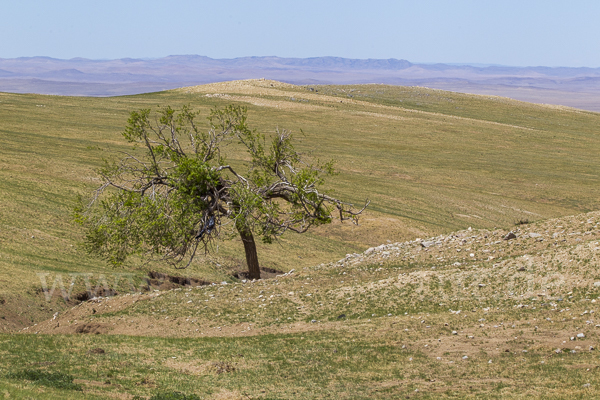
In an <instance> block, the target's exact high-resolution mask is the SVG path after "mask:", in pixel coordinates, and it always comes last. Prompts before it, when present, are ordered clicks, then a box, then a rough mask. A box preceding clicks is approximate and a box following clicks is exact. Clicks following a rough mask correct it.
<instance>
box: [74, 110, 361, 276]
mask: <svg viewBox="0 0 600 400" xmlns="http://www.w3.org/2000/svg"><path fill="white" fill-rule="evenodd" d="M198 115H199V113H198V112H195V111H193V110H192V109H190V107H189V106H184V107H182V108H181V109H179V110H176V109H173V108H171V107H165V108H161V109H159V110H158V111H157V112H156V113H152V112H151V111H150V110H148V109H143V110H139V111H134V112H132V113H131V115H130V117H129V119H128V121H127V126H126V128H125V131H124V132H123V136H124V137H125V138H126V139H127V140H128V141H129V142H131V143H134V147H136V146H137V147H141V150H140V149H138V150H135V149H134V150H133V151H132V152H131V153H125V154H124V158H122V159H121V160H120V161H118V162H113V163H108V162H107V164H106V165H105V167H104V168H102V169H101V170H100V171H99V173H100V175H101V177H102V180H103V183H102V185H101V186H100V187H98V188H97V189H96V190H95V191H94V193H93V195H92V196H91V199H90V200H89V202H88V203H87V204H85V203H84V201H83V200H81V201H80V204H79V206H78V207H77V208H76V210H75V216H76V221H77V222H79V223H80V224H82V225H83V226H84V227H85V228H86V237H85V246H86V248H87V250H88V252H90V253H95V254H98V255H100V256H103V257H105V258H107V259H108V260H109V261H110V262H111V263H113V264H115V265H120V264H122V263H123V262H124V261H125V260H126V259H127V257H128V256H130V255H133V254H139V255H146V256H147V255H151V256H158V257H161V258H162V259H164V260H166V261H168V262H170V263H172V264H173V265H174V266H175V267H176V268H185V267H187V266H188V265H189V264H190V263H191V262H192V260H193V258H194V255H195V254H196V252H197V250H198V248H201V249H204V251H205V252H207V251H208V250H209V244H210V242H211V241H212V240H214V239H215V238H216V237H218V236H219V235H220V233H221V231H222V230H223V228H225V227H227V226H228V227H229V228H230V229H229V232H230V233H231V232H237V234H239V237H240V238H241V239H242V242H243V243H244V249H245V253H246V261H247V264H248V273H249V278H250V279H260V268H259V263H258V256H257V252H256V245H255V241H254V236H255V235H256V236H259V237H260V238H261V239H262V240H263V241H264V242H266V243H270V242H272V240H273V239H274V238H275V237H277V236H279V235H281V234H283V233H284V232H285V231H288V230H290V231H294V232H298V233H303V232H306V231H307V230H308V229H309V228H310V227H311V226H316V225H321V224H326V223H329V222H331V220H332V212H334V211H335V212H336V214H337V215H339V218H340V219H341V220H348V219H350V220H352V221H353V222H355V223H356V222H357V221H358V215H359V214H360V213H361V212H362V211H363V210H364V209H365V207H366V206H367V205H368V203H367V204H365V207H363V208H362V209H361V210H358V211H355V210H354V209H353V208H352V205H351V204H348V203H344V202H342V201H340V200H338V199H335V198H333V197H330V196H329V195H327V194H325V193H323V192H321V191H320V187H321V186H322V184H323V183H324V179H323V177H324V176H326V175H332V174H333V173H334V171H333V163H332V162H328V163H325V164H320V163H318V162H316V163H314V164H309V163H306V162H305V161H303V160H302V157H301V155H300V154H299V153H298V152H297V151H296V150H295V149H294V146H293V142H292V134H291V133H290V132H289V131H286V130H279V129H277V130H276V134H275V135H274V137H273V138H272V139H270V140H267V138H266V137H265V135H263V134H261V133H258V132H257V131H256V130H254V129H250V128H249V127H248V125H247V110H246V108H244V107H237V106H228V107H225V108H224V109H213V110H211V112H210V115H209V117H208V121H209V129H208V130H207V131H204V130H203V129H201V128H200V127H199V126H198V123H197V117H198ZM236 143H237V146H236V145H235V144H236ZM230 145H233V146H234V147H236V148H237V149H238V150H237V151H238V154H239V148H240V145H241V148H242V149H244V150H245V151H246V152H247V154H248V156H249V163H248V165H247V170H246V171H245V172H244V173H241V172H240V170H239V166H238V167H235V168H234V167H233V166H232V165H230V164H228V163H227V162H226V157H225V155H226V154H225V150H227V149H228V146H230ZM229 149H231V147H229ZM244 169H246V168H245V167H244ZM223 233H226V232H223Z"/></svg>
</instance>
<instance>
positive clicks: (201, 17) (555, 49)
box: [0, 0, 600, 67]
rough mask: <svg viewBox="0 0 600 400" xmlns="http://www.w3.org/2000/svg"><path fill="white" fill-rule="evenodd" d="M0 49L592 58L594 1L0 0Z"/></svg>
mask: <svg viewBox="0 0 600 400" xmlns="http://www.w3.org/2000/svg"><path fill="white" fill-rule="evenodd" d="M0 16H2V23H1V24H0V37H2V38H3V39H2V41H1V42H0V58H14V57H24V56H49V57H55V58H73V57H85V58H92V59H113V58H123V57H131V58H159V57H164V56H167V55H175V54H198V55H205V56H209V57H212V58H235V57H244V56H280V57H317V56H338V57H346V58H397V59H406V60H409V61H411V62H424V63H434V62H440V63H481V64H502V65H515V66H540V65H544V66H568V67H581V66H587V67H600V1H598V0H569V1H566V0H565V1H557V0H545V1H541V0H520V1H514V0H503V1H500V0H495V1H488V0H477V1H474V0H447V1H444V0H410V1H405V0H397V1H392V0H388V1H383V0H366V1H353V0H346V1H337V0H335V1H333V0H330V1H328V0H318V1H314V0H295V1H288V0H278V1H266V0H265V1H241V0H212V1H192V0H161V1H157V0H143V1H141V0H103V1H98V0H96V1H91V0H54V1H49V0H19V1H14V0H13V1H9V0H0Z"/></svg>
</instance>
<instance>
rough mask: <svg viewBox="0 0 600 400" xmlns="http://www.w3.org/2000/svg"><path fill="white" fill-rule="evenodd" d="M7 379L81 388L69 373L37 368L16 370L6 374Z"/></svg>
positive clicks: (79, 389)
mask: <svg viewBox="0 0 600 400" xmlns="http://www.w3.org/2000/svg"><path fill="white" fill-rule="evenodd" d="M6 377H7V378H8V379H20V380H28V381H33V382H35V383H37V384H39V385H43V386H49V387H53V388H57V389H68V390H78V391H81V390H83V389H82V387H81V385H78V384H75V383H73V379H74V378H73V377H72V376H71V375H68V374H65V373H62V372H45V371H39V370H31V369H26V370H23V371H18V372H10V373H8V374H6Z"/></svg>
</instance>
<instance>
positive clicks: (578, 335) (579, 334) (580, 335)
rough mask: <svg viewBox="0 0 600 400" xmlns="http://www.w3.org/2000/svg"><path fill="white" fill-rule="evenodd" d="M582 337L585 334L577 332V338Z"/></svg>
mask: <svg viewBox="0 0 600 400" xmlns="http://www.w3.org/2000/svg"><path fill="white" fill-rule="evenodd" d="M584 337H585V335H584V334H583V333H578V334H577V339H583V338H584Z"/></svg>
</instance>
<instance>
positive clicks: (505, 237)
mask: <svg viewBox="0 0 600 400" xmlns="http://www.w3.org/2000/svg"><path fill="white" fill-rule="evenodd" d="M516 238H517V235H515V234H514V232H508V234H507V235H506V236H504V240H512V239H516Z"/></svg>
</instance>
